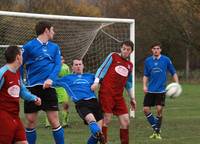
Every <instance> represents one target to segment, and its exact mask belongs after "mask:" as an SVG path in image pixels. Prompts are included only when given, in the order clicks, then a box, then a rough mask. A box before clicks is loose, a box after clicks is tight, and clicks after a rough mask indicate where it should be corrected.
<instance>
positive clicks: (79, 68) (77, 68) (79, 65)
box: [72, 59, 84, 74]
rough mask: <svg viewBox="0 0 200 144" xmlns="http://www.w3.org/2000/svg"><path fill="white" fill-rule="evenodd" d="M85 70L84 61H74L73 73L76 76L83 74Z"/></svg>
mask: <svg viewBox="0 0 200 144" xmlns="http://www.w3.org/2000/svg"><path fill="white" fill-rule="evenodd" d="M83 69H84V65H83V61H82V60H81V59H74V60H73V62H72V71H73V73H76V74H82V73H83Z"/></svg>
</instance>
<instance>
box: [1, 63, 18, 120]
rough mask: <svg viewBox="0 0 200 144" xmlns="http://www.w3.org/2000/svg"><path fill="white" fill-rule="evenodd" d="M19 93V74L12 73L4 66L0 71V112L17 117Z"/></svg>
mask: <svg viewBox="0 0 200 144" xmlns="http://www.w3.org/2000/svg"><path fill="white" fill-rule="evenodd" d="M19 93H20V72H19V71H17V72H12V71H10V70H9V69H8V66H6V65H5V66H4V67H2V68H1V69H0V111H2V110H3V111H6V112H8V113H9V114H11V115H13V116H16V117H18V115H19Z"/></svg>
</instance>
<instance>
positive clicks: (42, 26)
mask: <svg viewBox="0 0 200 144" xmlns="http://www.w3.org/2000/svg"><path fill="white" fill-rule="evenodd" d="M35 31H36V34H37V36H39V35H42V34H44V35H46V36H47V37H48V39H53V36H54V34H55V32H54V28H53V26H52V24H51V23H50V22H48V21H39V22H38V23H37V24H36V26H35Z"/></svg>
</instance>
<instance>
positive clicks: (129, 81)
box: [125, 72, 133, 90]
mask: <svg viewBox="0 0 200 144" xmlns="http://www.w3.org/2000/svg"><path fill="white" fill-rule="evenodd" d="M132 79H133V75H132V72H131V73H130V74H129V76H128V80H127V81H126V85H125V88H126V89H127V90H130V89H131V88H132V87H133V82H132Z"/></svg>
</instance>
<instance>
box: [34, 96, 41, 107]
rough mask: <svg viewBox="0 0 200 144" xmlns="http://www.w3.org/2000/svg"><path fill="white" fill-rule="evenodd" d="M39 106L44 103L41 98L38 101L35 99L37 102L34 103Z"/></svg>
mask: <svg viewBox="0 0 200 144" xmlns="http://www.w3.org/2000/svg"><path fill="white" fill-rule="evenodd" d="M34 103H35V104H36V105H37V106H40V105H41V104H42V102H41V99H40V98H39V97H37V98H36V99H35V102H34Z"/></svg>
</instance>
